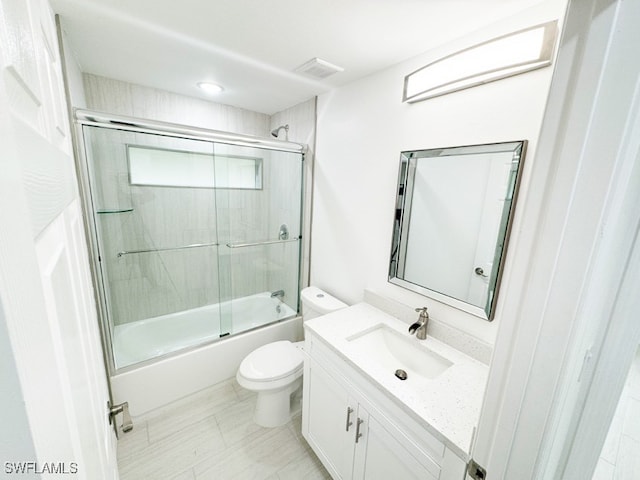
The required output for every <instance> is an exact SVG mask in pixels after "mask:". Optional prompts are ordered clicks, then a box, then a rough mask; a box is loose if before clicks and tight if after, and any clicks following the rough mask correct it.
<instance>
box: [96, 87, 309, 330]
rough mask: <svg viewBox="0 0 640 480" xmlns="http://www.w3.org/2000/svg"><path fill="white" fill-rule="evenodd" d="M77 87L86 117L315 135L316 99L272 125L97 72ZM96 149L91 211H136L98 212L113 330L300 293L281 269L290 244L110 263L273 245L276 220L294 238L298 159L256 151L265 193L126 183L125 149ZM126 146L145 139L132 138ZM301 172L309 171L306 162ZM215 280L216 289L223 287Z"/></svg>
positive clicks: (294, 254) (294, 252)
mask: <svg viewBox="0 0 640 480" xmlns="http://www.w3.org/2000/svg"><path fill="white" fill-rule="evenodd" d="M84 86H85V95H86V98H87V108H89V109H93V110H98V111H106V112H109V113H114V114H119V115H127V116H134V117H138V118H148V119H153V120H161V121H170V122H173V123H182V124H186V125H193V126H197V127H203V128H210V129H216V130H224V131H232V132H237V133H244V134H251V135H258V136H263V137H266V136H268V132H269V131H270V129H271V128H272V127H271V125H270V123H269V122H270V121H271V123H273V122H274V121H282V123H290V124H291V130H290V136H289V138H290V139H291V140H293V141H298V142H301V143H310V144H312V142H313V136H314V134H315V101H314V100H310V101H309V102H305V103H303V104H300V105H298V106H295V107H293V108H292V109H288V110H286V111H284V112H280V113H278V114H276V115H274V116H273V117H272V118H271V119H270V118H269V117H268V116H267V115H264V114H260V113H256V112H250V111H247V110H242V109H237V108H234V107H229V106H225V105H219V104H215V103H212V102H207V101H203V100H199V99H194V98H189V97H183V96H180V95H176V94H172V93H169V92H163V91H160V90H156V89H152V88H147V87H142V86H138V85H131V84H128V83H125V82H120V81H117V80H112V79H106V78H103V77H98V76H94V75H86V74H85V75H84ZM129 135H136V134H129ZM170 142H171V140H170V139H167V138H162V139H161V143H162V147H163V148H177V149H179V145H171V144H170ZM177 142H180V140H177ZM101 143H102V145H101V147H100V148H99V149H98V150H99V152H98V153H97V163H98V164H99V165H100V168H101V169H102V170H101V175H105V176H107V177H108V178H110V180H109V181H108V182H105V185H104V186H103V187H102V188H100V189H98V191H97V192H95V193H94V195H95V200H96V201H95V203H96V207H97V209H103V210H119V209H120V210H127V209H129V208H132V209H133V211H132V212H125V213H120V214H108V213H106V214H100V215H98V217H99V220H98V223H99V224H100V225H99V226H100V227H101V228H100V230H101V233H102V236H103V247H104V248H103V250H104V252H101V255H102V258H103V262H105V267H106V268H107V269H108V270H109V283H108V285H107V286H106V288H107V290H108V294H109V295H110V296H111V298H112V301H111V302H110V303H111V308H112V311H111V315H112V318H113V320H114V323H115V324H121V323H126V322H131V321H135V320H139V319H144V318H150V317H153V316H157V315H161V314H164V313H171V312H176V311H181V310H185V309H189V308H195V307H198V306H202V305H207V304H211V303H217V302H219V301H223V300H226V299H229V298H234V297H241V296H245V295H250V294H253V293H258V292H263V291H274V290H279V289H283V290H285V292H295V291H296V290H297V288H298V280H297V276H295V275H291V272H290V267H287V264H289V265H296V264H297V262H298V245H297V244H296V243H286V244H279V245H273V246H263V247H251V248H243V249H233V250H232V249H227V248H223V249H220V252H217V251H216V249H215V248H198V249H193V250H179V251H166V252H156V253H151V254H137V255H136V254H134V255H126V256H123V257H120V258H118V257H117V252H119V251H123V250H138V249H146V248H160V247H167V246H175V245H188V244H192V243H213V242H215V241H216V239H217V240H218V241H219V242H220V243H226V242H234V243H239V242H253V241H263V240H271V239H276V238H277V236H278V231H279V228H280V225H281V224H283V223H285V224H287V225H288V226H289V228H290V233H291V235H298V234H301V233H302V231H301V229H300V228H299V227H298V223H299V219H300V213H299V210H298V205H299V199H300V195H301V192H300V191H299V189H298V188H294V189H291V188H289V187H290V185H292V184H294V185H300V178H299V177H300V171H299V169H298V168H295V166H296V165H297V162H296V161H294V160H292V159H291V158H290V159H289V160H282V159H275V160H274V161H270V160H271V157H272V156H273V155H285V156H287V155H291V154H282V153H279V152H269V151H261V152H260V156H261V157H263V158H264V171H263V175H264V178H263V180H264V188H263V190H260V191H258V190H256V191H250V190H217V191H216V190H210V189H194V188H171V187H136V186H130V185H129V182H128V173H127V171H128V170H127V163H126V151H125V149H124V147H123V146H122V145H120V146H118V145H114V144H113V143H112V142H111V143H110V142H108V141H105V140H103V141H102V142H101ZM129 143H138V144H141V143H142V142H141V141H140V140H139V139H136V140H134V141H129ZM146 143H147V144H148V142H146ZM216 148H218V150H219V151H217V153H224V149H225V147H224V146H219V147H216ZM190 149H191V150H193V148H190ZM248 150H251V151H250V152H249V151H248V152H238V151H236V152H235V153H236V154H238V153H240V154H247V155H251V156H256V150H255V149H248ZM207 153H209V152H207ZM308 157H309V156H308ZM305 165H306V168H309V167H310V165H311V162H305ZM216 206H217V209H218V212H219V213H218V218H217V222H216V215H215V213H216V212H215V210H216ZM220 212H222V214H220ZM216 223H217V225H216ZM307 252H308V251H307ZM218 253H220V256H218V255H217V254H218ZM306 257H307V258H308V253H307V254H306ZM294 268H295V267H294ZM218 276H219V277H220V279H221V282H222V284H221V287H222V288H220V289H219V288H218V285H217V278H218ZM218 295H219V296H218ZM287 297H288V298H286V299H285V300H287V303H289V304H290V305H291V306H292V307H293V308H295V307H296V305H295V299H296V298H297V295H296V294H295V293H293V294H291V293H290V294H288V295H287Z"/></svg>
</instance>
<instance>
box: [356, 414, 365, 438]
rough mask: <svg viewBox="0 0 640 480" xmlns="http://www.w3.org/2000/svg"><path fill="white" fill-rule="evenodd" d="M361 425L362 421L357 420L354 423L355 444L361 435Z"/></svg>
mask: <svg viewBox="0 0 640 480" xmlns="http://www.w3.org/2000/svg"><path fill="white" fill-rule="evenodd" d="M363 423H364V420H362V419H361V418H358V422H357V423H356V443H358V439H359V438H360V437H361V436H362V433H360V425H362V424H363Z"/></svg>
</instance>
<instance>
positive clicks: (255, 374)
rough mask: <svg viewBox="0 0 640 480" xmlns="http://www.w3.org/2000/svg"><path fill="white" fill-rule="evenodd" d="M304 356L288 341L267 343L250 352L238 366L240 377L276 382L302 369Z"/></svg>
mask: <svg viewBox="0 0 640 480" xmlns="http://www.w3.org/2000/svg"><path fill="white" fill-rule="evenodd" d="M303 363H304V356H303V354H302V352H301V351H300V350H299V349H297V348H296V347H294V346H293V343H291V342H289V341H288V340H283V341H280V342H273V343H268V344H267V345H263V346H262V347H260V348H258V349H256V350H254V351H253V352H251V353H250V354H249V355H247V357H246V358H245V359H244V360H243V361H242V363H241V364H240V369H239V372H240V375H242V376H243V377H244V378H246V379H247V380H253V381H258V382H260V381H264V382H266V381H271V380H278V379H280V378H283V377H286V376H287V375H291V374H292V373H295V372H296V371H297V370H299V369H301V368H302V364H303Z"/></svg>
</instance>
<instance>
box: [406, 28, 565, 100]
mask: <svg viewBox="0 0 640 480" xmlns="http://www.w3.org/2000/svg"><path fill="white" fill-rule="evenodd" d="M557 24H558V22H557V20H554V21H551V22H547V23H543V24H541V25H536V26H534V27H530V28H526V29H524V30H519V31H517V32H513V33H509V34H507V35H503V36H501V37H498V38H494V39H491V40H488V41H486V42H483V43H481V44H478V45H474V46H472V47H469V48H467V49H465V50H462V51H460V52H456V53H454V54H452V55H448V56H446V57H444V58H441V59H439V60H436V61H435V62H433V63H430V64H429V65H426V66H424V67H422V68H420V69H419V70H416V71H415V72H413V73H410V74H409V75H407V76H406V77H405V78H404V94H403V98H402V101H403V102H409V103H413V102H419V101H421V100H426V99H428V98H433V97H437V96H440V95H445V94H447V93H451V92H455V91H457V90H463V89H465V88H470V87H474V86H476V85H481V84H483V83H489V82H493V81H495V80H500V79H502V78H506V77H510V76H512V75H518V74H520V73H524V72H528V71H531V70H535V69H537V68H542V67H546V66H547V65H551V58H552V56H553V49H554V46H555V43H556V34H557Z"/></svg>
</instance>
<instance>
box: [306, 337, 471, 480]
mask: <svg viewBox="0 0 640 480" xmlns="http://www.w3.org/2000/svg"><path fill="white" fill-rule="evenodd" d="M305 351H306V352H307V354H308V358H307V359H306V360H305V367H304V377H303V378H304V396H303V410H302V433H303V435H304V437H305V438H306V440H307V442H308V443H309V445H311V448H312V449H313V450H314V452H315V453H316V455H317V456H318V457H319V458H320V460H321V461H322V463H323V464H324V466H325V467H326V468H327V470H328V471H329V473H330V474H331V476H332V477H333V478H334V479H335V480H348V479H356V480H363V479H366V480H378V479H380V480H388V479H390V478H398V479H403V480H405V479H406V480H410V479H416V480H418V479H420V480H463V479H464V475H465V474H464V471H465V467H466V465H465V462H464V461H463V460H462V459H461V458H459V457H458V456H456V455H455V454H454V453H453V452H452V451H451V450H449V449H448V448H447V447H446V446H445V444H444V443H443V442H441V441H440V440H438V439H437V438H435V437H434V436H433V435H432V434H431V433H429V432H428V431H427V430H426V429H425V428H424V427H422V426H420V425H418V424H417V422H416V421H414V420H413V419H411V418H410V417H409V416H408V415H407V414H406V412H403V411H402V408H401V407H400V406H399V405H397V404H396V403H394V402H392V401H391V400H390V399H389V398H386V397H385V396H384V394H383V393H382V392H380V391H379V390H378V389H377V388H376V387H375V386H374V385H373V384H372V383H371V382H369V381H368V380H367V379H366V378H365V377H364V376H362V375H361V374H360V373H359V372H357V370H356V369H355V368H354V367H353V366H351V365H350V364H349V363H348V362H347V361H346V360H344V359H342V358H340V357H339V356H338V355H337V354H336V353H335V352H333V351H332V350H331V349H330V348H329V347H328V346H327V345H326V344H324V343H323V342H322V341H320V340H319V339H317V338H316V337H315V336H314V335H313V334H311V333H310V334H309V335H307V341H306V346H305Z"/></svg>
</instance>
